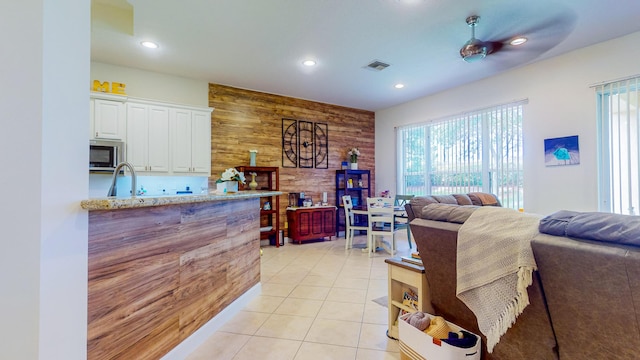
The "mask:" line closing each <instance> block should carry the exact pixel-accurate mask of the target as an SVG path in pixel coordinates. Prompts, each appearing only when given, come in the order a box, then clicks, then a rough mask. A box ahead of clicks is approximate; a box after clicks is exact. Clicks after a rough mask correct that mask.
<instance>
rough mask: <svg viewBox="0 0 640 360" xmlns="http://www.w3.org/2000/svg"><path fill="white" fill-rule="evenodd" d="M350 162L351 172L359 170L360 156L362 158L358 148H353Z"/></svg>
mask: <svg viewBox="0 0 640 360" xmlns="http://www.w3.org/2000/svg"><path fill="white" fill-rule="evenodd" d="M347 154H348V155H349V162H350V163H351V170H358V156H360V150H358V148H357V147H354V148H351V149H350V150H349V152H347Z"/></svg>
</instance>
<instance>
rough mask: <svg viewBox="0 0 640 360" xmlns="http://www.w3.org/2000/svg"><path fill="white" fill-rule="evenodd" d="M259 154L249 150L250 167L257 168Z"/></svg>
mask: <svg viewBox="0 0 640 360" xmlns="http://www.w3.org/2000/svg"><path fill="white" fill-rule="evenodd" d="M257 153H258V152H257V151H254V150H249V156H250V160H249V166H256V154H257Z"/></svg>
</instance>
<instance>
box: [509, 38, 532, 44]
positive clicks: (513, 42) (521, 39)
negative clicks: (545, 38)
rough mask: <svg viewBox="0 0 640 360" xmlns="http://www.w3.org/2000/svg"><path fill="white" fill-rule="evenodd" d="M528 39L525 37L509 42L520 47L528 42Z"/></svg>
mask: <svg viewBox="0 0 640 360" xmlns="http://www.w3.org/2000/svg"><path fill="white" fill-rule="evenodd" d="M527 40H528V39H527V38H526V37H524V36H518V37H516V38H513V39H511V41H509V44H511V45H513V46H518V45H522V44H524V43H526V42H527Z"/></svg>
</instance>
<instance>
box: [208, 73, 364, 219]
mask: <svg viewBox="0 0 640 360" xmlns="http://www.w3.org/2000/svg"><path fill="white" fill-rule="evenodd" d="M209 106H210V107H213V108H215V110H214V111H213V113H212V114H211V178H210V179H209V187H210V188H215V184H214V183H215V181H216V180H217V179H218V178H219V177H220V174H221V173H222V172H223V171H224V170H225V169H227V168H229V167H235V166H240V165H249V150H250V149H256V150H258V155H257V161H256V164H257V165H258V166H277V167H280V191H283V192H285V193H287V192H305V194H307V195H311V196H312V198H313V201H314V202H318V201H321V200H322V192H323V191H326V192H327V197H328V199H327V200H328V201H329V204H331V205H336V204H335V170H338V169H340V166H341V163H342V161H348V156H347V151H349V149H350V148H351V147H358V148H359V149H360V153H361V156H360V157H359V158H358V166H359V168H360V169H368V170H371V186H372V187H373V193H372V194H376V193H375V151H374V145H375V144H374V137H375V113H373V112H371V111H365V110H358V109H351V108H346V107H341V106H336V105H330V104H323V103H318V102H313V101H308V100H301V99H296V98H291V97H286V96H280V95H272V94H267V93H261V92H257V91H250V90H244V89H238V88H233V87H229V86H224V85H217V84H209ZM282 118H289V119H296V120H305V121H312V122H321V123H327V124H328V126H329V131H328V133H329V136H328V139H329V168H328V169H315V168H314V169H307V168H283V167H282ZM248 181H250V178H249V180H248ZM287 205H288V198H287V196H286V194H285V195H283V196H281V197H280V217H279V218H280V224H281V228H284V225H285V222H286V206H287Z"/></svg>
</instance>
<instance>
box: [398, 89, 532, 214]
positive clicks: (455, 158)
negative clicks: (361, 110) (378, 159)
mask: <svg viewBox="0 0 640 360" xmlns="http://www.w3.org/2000/svg"><path fill="white" fill-rule="evenodd" d="M524 104H526V101H520V102H517V103H510V104H506V105H501V106H496V107H492V108H487V109H483V110H479V111H474V112H470V113H464V114H459V115H454V116H450V117H447V118H444V119H440V120H435V121H430V122H428V123H423V124H416V125H409V126H403V127H400V128H398V131H397V154H398V161H397V164H398V173H397V183H398V189H397V193H398V194H414V195H429V194H431V195H444V194H456V193H468V192H475V191H483V192H490V193H493V194H496V195H497V196H498V198H499V199H500V201H501V202H502V205H503V206H505V207H510V208H514V209H519V208H522V207H523V201H522V198H523V196H522V193H523V188H522V183H523V180H522V158H523V154H522V146H523V144H522V106H523V105H524Z"/></svg>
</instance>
